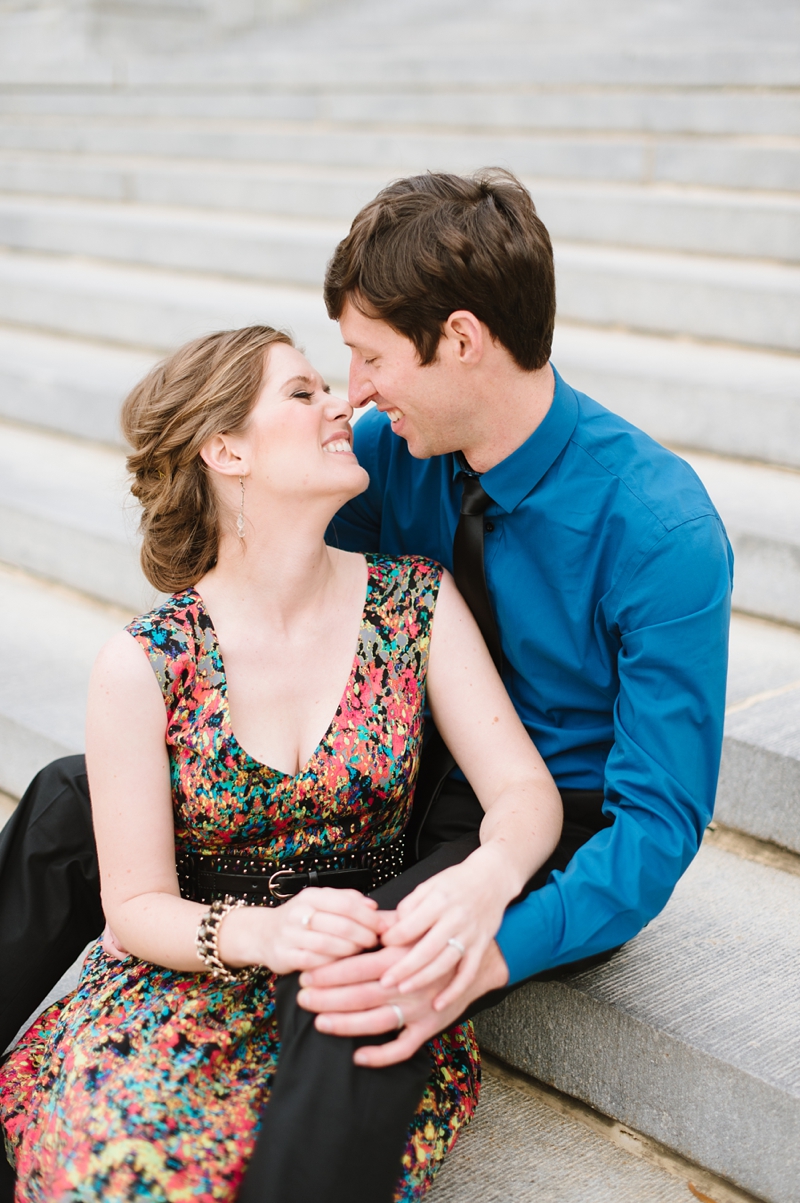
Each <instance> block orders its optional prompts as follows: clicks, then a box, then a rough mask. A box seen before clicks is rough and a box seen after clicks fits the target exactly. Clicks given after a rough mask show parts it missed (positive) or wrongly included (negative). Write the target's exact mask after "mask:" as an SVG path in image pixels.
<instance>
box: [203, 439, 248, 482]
mask: <svg viewBox="0 0 800 1203" xmlns="http://www.w3.org/2000/svg"><path fill="white" fill-rule="evenodd" d="M200 458H201V460H202V461H203V463H204V464H206V466H207V467H209V468H210V469H211V471H212V472H219V474H220V475H221V476H246V475H247V474H248V472H249V468H248V467H247V464H246V463H245V461H244V459H243V458H242V456H241V455H240V454H239V452H238V451H237V450H236V448H235V447H234V445H233V440H232V439H231V438H230V436H229V435H227V434H215V435H212V437H211V438H210V439H209V440H208V442H207V443H204V444H203V446H202V447H201V448H200Z"/></svg>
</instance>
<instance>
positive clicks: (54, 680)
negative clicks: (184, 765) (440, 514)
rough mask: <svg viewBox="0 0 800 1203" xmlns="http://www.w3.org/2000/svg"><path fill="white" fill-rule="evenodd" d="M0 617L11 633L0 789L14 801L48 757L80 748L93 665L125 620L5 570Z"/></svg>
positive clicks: (0, 710)
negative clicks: (87, 689)
mask: <svg viewBox="0 0 800 1203" xmlns="http://www.w3.org/2000/svg"><path fill="white" fill-rule="evenodd" d="M0 613H2V615H3V622H4V624H5V626H6V629H7V630H9V631H13V632H14V637H13V639H8V640H7V642H6V645H5V656H4V664H3V674H2V677H1V678H0V789H3V790H6V791H8V793H10V794H12V795H14V796H15V797H19V796H20V794H22V792H23V791H24V789H25V787H26V786H27V784H28V782H29V781H30V779H31V777H33V775H34V773H36V772H38V770H39V769H40V768H42V767H43V766H44V765H45V764H47V763H48V762H49V761H50V760H53V759H54V758H55V757H56V756H64V755H66V754H67V753H70V752H81V751H83V747H84V723H85V707H86V688H87V685H88V681H89V674H90V672H91V668H92V664H93V663H94V659H95V656H96V655H97V653H98V652H99V650H100V648H101V647H102V645H103V644H104V643H105V642H106V640H107V639H110V638H111V636H112V635H113V634H115V633H116V632H117V631H119V630H120V629H121V628H122V627H123V626H124V625H125V622H126V621H127V619H128V616H126V614H125V612H124V611H120V610H117V609H113V608H111V607H108V606H103V605H99V604H97V603H94V602H91V601H90V600H88V599H81V598H80V597H74V596H70V595H68V594H66V593H65V592H64V591H63V590H62V589H59V588H57V587H54V586H48V585H46V584H44V583H42V582H39V581H34V580H30V579H28V578H26V577H24V576H22V575H21V574H19V573H16V572H14V571H12V570H9V569H8V568H4V567H2V566H0Z"/></svg>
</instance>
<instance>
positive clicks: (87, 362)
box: [0, 326, 156, 454]
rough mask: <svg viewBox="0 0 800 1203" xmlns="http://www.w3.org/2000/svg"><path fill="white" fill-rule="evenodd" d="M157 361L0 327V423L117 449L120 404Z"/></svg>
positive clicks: (121, 350) (94, 345)
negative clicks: (13, 423)
mask: <svg viewBox="0 0 800 1203" xmlns="http://www.w3.org/2000/svg"><path fill="white" fill-rule="evenodd" d="M155 360H156V356H154V355H152V354H150V355H148V354H141V353H139V352H136V351H129V350H124V349H123V348H121V347H114V348H111V347H102V346H98V345H97V343H86V342H82V341H79V340H77V339H69V338H58V337H55V336H53V335H46V334H40V333H36V332H34V331H29V330H20V329H9V328H8V327H2V326H0V418H7V419H12V420H14V421H17V422H23V423H25V424H27V425H29V426H43V427H45V428H48V429H50V430H57V431H60V432H61V433H62V434H69V435H74V436H77V437H78V438H83V439H90V440H92V441H93V442H100V443H112V444H117V445H121V444H122V433H121V431H120V428H119V410H120V405H121V403H122V400H123V398H124V397H125V396H126V395H127V393H128V392H129V391H130V389H131V388H132V387H133V385H134V384H135V383H136V381H137V380H140V379H141V377H142V376H144V374H145V372H147V371H148V370H149V369H150V368H151V367H152V366H153V363H154V362H155ZM0 454H2V452H0Z"/></svg>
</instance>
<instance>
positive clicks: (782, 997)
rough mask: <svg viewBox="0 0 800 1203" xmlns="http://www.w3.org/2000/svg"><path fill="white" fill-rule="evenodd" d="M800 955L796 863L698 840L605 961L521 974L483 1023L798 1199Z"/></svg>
mask: <svg viewBox="0 0 800 1203" xmlns="http://www.w3.org/2000/svg"><path fill="white" fill-rule="evenodd" d="M798 969H800V878H799V877H796V876H793V875H791V874H788V873H782V872H781V871H780V870H777V869H772V868H768V867H766V866H764V865H761V864H756V863H754V862H752V861H746V860H742V859H740V858H739V857H737V856H734V855H732V854H730V853H728V852H723V851H721V850H720V849H717V848H713V847H710V846H704V847H703V848H702V849H701V851H700V853H699V854H698V856H697V858H696V860H695V861H694V862H693V863H692V865H690V867H689V869H688V870H687V872H686V874H685V875H684V877H683V878H682V879H681V881H680V882H679V883H678V885H677V887H676V889H675V892H674V894H673V897H672V899H671V900H670V902H669V904H668V905H667V907H666V909H665V910H664V911H663V912H662V914H661V915H659V916H658V917H657V918H656V919H654V920H653V922H652V923H651V924H650V925H649V926H648V927H647V928H645V930H644V931H643V932H641V933H640V934H639V935H638V936H637V937H636V938H635V939H634V940H633V941H631V942H630V944H628V945H627V946H626V947H625V948H623V949H622V950H621V951H620V952H619V953H617V954H616V955H615V957H614V958H613V959H612V960H611V961H610V962H609V963H607V964H606V965H603V966H600V967H598V968H596V969H593V970H590V971H588V972H584V973H579V974H576V975H573V976H571V977H568V978H566V979H563V980H561V981H558V982H548V983H532V984H530V985H528V986H525V987H523V988H522V989H521V990H520V991H518V992H517V993H516V994H515V995H514V996H512V997H511V998H510V999H509V1000H507V1001H506V1002H505V1003H503V1004H501V1006H500V1007H499V1008H498V1009H497V1010H495V1011H494V1012H491V1013H489V1014H487V1015H486V1016H485V1017H482V1018H481V1019H480V1021H479V1034H480V1038H481V1040H482V1042H483V1043H484V1044H485V1045H486V1047H487V1048H488V1049H489V1050H490V1051H492V1052H494V1053H496V1054H497V1055H498V1056H500V1057H502V1058H503V1059H504V1060H506V1061H507V1062H509V1063H511V1064H513V1065H516V1066H518V1067H519V1068H520V1069H522V1070H523V1071H525V1072H528V1073H530V1074H532V1075H533V1076H535V1077H537V1078H540V1079H542V1080H543V1081H545V1082H549V1083H551V1084H553V1085H555V1086H556V1087H557V1088H558V1089H560V1090H563V1091H565V1092H566V1093H568V1094H572V1095H576V1096H577V1097H579V1098H581V1099H583V1100H584V1101H585V1102H588V1103H589V1104H590V1105H591V1106H593V1107H596V1108H597V1109H598V1110H600V1111H602V1112H604V1113H606V1114H610V1115H612V1116H614V1117H615V1118H616V1119H619V1120H621V1121H622V1122H623V1123H626V1124H630V1125H631V1126H632V1127H634V1128H636V1129H637V1130H639V1131H641V1132H644V1133H646V1134H647V1135H649V1136H652V1137H654V1138H655V1139H657V1140H660V1141H663V1142H664V1143H665V1144H667V1145H668V1146H669V1147H671V1148H674V1149H676V1150H677V1151H678V1152H680V1153H681V1154H682V1155H683V1156H685V1157H687V1158H689V1159H691V1160H693V1161H696V1162H698V1163H699V1164H701V1165H704V1166H707V1167H708V1168H709V1169H710V1170H712V1171H714V1172H717V1173H724V1174H725V1175H726V1176H727V1177H728V1178H730V1179H731V1180H732V1181H734V1182H736V1183H738V1184H739V1185H740V1186H742V1187H743V1188H745V1189H748V1190H752V1191H754V1192H755V1193H757V1194H759V1195H763V1197H765V1198H767V1199H772V1200H776V1201H778V1203H784V1201H786V1203H788V1200H790V1199H791V1200H794V1199H796V1198H797V1195H796V1194H795V1193H794V1192H795V1188H796V1184H797V1182H798V1181H800V1142H799V1141H798V1139H797V1138H798V1135H800V994H798V992H797V989H796V979H797V971H798ZM588 1048H591V1050H592V1054H591V1061H590V1063H589V1064H587V1062H586V1050H587V1049H588ZM723 1099H724V1102H723V1101H722V1100H723ZM712 1100H715V1103H714V1105H713V1106H712V1105H711V1101H712ZM766 1114H768V1115H769V1124H768V1125H767V1124H765V1123H763V1122H757V1123H754V1122H753V1117H754V1116H756V1115H757V1116H759V1117H763V1116H765V1115H766Z"/></svg>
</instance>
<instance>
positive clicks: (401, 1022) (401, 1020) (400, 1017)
mask: <svg viewBox="0 0 800 1203" xmlns="http://www.w3.org/2000/svg"><path fill="white" fill-rule="evenodd" d="M389 1006H390V1007H391V1008H392V1010H393V1011H394V1013H395V1015H396V1016H397V1029H398V1031H399V1030H400V1028H404V1027H405V1026H406V1019H405V1015H404V1014H403V1011H402V1008H401V1007H398V1005H397V1003H389Z"/></svg>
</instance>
